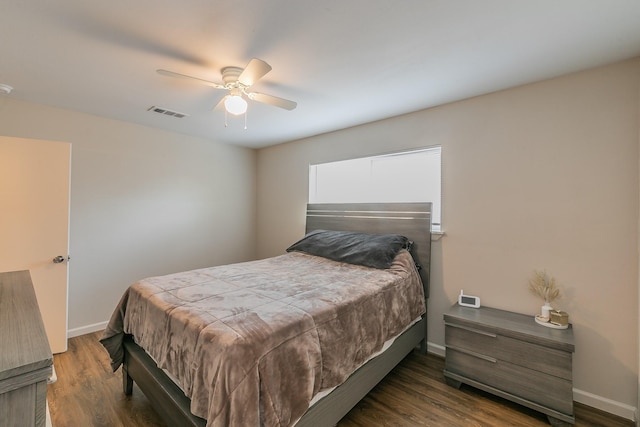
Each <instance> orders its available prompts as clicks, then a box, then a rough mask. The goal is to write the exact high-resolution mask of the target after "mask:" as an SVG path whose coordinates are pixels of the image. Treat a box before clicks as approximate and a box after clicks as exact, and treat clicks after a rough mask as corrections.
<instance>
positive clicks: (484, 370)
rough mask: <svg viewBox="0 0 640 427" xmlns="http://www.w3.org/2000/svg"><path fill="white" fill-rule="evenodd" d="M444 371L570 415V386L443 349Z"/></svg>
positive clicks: (500, 362)
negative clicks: (444, 351) (444, 353)
mask: <svg viewBox="0 0 640 427" xmlns="http://www.w3.org/2000/svg"><path fill="white" fill-rule="evenodd" d="M446 352H447V354H446V362H445V363H446V371H448V372H451V373H454V374H458V375H461V376H463V377H467V378H469V379H472V380H475V381H478V382H481V383H484V384H487V385H489V386H491V387H494V388H497V389H499V390H502V391H504V392H506V393H510V394H513V395H515V396H518V397H520V398H524V399H526V400H529V401H531V402H534V403H537V404H539V405H542V406H545V407H547V408H551V409H553V410H556V411H558V412H561V413H563V414H573V391H572V382H571V381H570V380H565V379H562V378H558V377H556V376H553V375H546V374H542V373H540V372H539V371H536V370H532V369H529V368H525V367H523V366H520V365H516V364H513V363H510V362H507V361H504V360H499V359H495V358H491V357H488V356H486V355H481V354H476V353H474V352H472V351H465V350H462V351H460V350H456V349H453V348H451V347H447V350H446Z"/></svg>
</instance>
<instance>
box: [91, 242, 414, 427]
mask: <svg viewBox="0 0 640 427" xmlns="http://www.w3.org/2000/svg"><path fill="white" fill-rule="evenodd" d="M424 312H425V304H424V294H423V288H422V284H421V282H420V278H419V276H418V273H417V271H416V269H415V267H414V263H413V259H412V258H411V256H410V254H409V253H408V252H407V251H405V250H402V251H401V252H400V253H399V254H398V256H397V257H396V259H395V260H394V262H393V265H392V267H391V268H390V269H388V270H378V269H373V268H368V267H361V266H355V265H350V264H344V263H338V262H334V261H330V260H327V259H324V258H320V257H315V256H312V255H307V254H302V253H297V252H291V253H288V254H285V255H281V256H278V257H274V258H268V259H264V260H259V261H252V262H247V263H240V264H232V265H227V266H220V267H212V268H204V269H199V270H193V271H188V272H184V273H178V274H172V275H168V276H161V277H152V278H148V279H144V280H141V281H140V282H137V283H135V284H134V285H132V286H131V287H130V288H129V289H128V290H127V291H126V293H125V294H124V296H123V297H122V300H121V301H120V303H119V305H118V307H117V308H116V310H115V311H114V313H113V316H112V318H111V321H110V323H109V325H108V327H107V329H106V331H105V333H104V336H103V338H102V340H101V341H102V343H103V344H104V346H105V347H106V348H107V350H108V351H109V353H110V355H111V358H112V367H113V369H114V370H115V369H117V368H118V366H119V365H120V364H121V362H122V359H121V357H122V352H121V342H122V336H123V333H126V334H132V335H133V336H134V339H135V341H136V342H137V343H138V344H139V345H141V346H142V347H143V348H144V349H145V350H146V351H147V352H148V353H149V354H150V355H151V356H152V357H153V358H154V359H155V360H156V361H157V363H158V366H160V367H161V368H164V369H166V370H168V371H169V372H170V373H171V374H173V376H174V377H175V378H176V379H177V381H178V382H179V385H180V386H181V387H182V389H183V390H184V392H185V394H186V395H187V396H188V397H189V398H190V399H191V411H192V413H193V414H195V415H197V416H199V417H202V418H206V419H207V426H209V427H212V426H242V427H246V426H289V425H292V424H293V423H295V422H296V421H297V420H298V419H299V418H300V416H302V415H303V414H304V412H305V411H306V410H307V408H308V406H309V403H310V401H311V399H312V398H313V397H314V395H315V394H316V393H318V392H319V391H321V390H323V389H327V388H331V387H334V386H337V385H339V384H340V383H342V382H343V381H344V380H345V379H346V378H347V377H348V376H349V375H350V374H351V373H352V372H353V371H354V370H355V369H356V368H357V367H359V366H360V365H361V364H362V363H363V362H365V361H366V360H367V359H368V358H369V357H370V356H371V355H372V354H373V353H375V352H376V351H379V350H380V349H381V347H382V345H383V343H384V342H385V341H386V340H387V339H389V338H391V337H393V336H395V335H397V334H399V333H400V332H402V331H403V330H404V329H405V328H406V327H407V325H409V324H410V323H411V322H412V321H413V320H415V319H416V318H418V317H419V316H420V315H422V314H423V313H424Z"/></svg>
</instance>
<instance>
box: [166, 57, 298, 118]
mask: <svg viewBox="0 0 640 427" xmlns="http://www.w3.org/2000/svg"><path fill="white" fill-rule="evenodd" d="M156 71H157V73H158V74H161V75H163V76H169V77H178V78H181V79H188V80H194V81H196V82H198V83H201V84H205V85H207V86H211V87H214V88H216V89H224V90H227V91H228V92H229V93H228V94H227V95H225V96H224V98H222V99H221V100H220V102H219V103H218V105H221V104H222V105H224V107H225V110H226V111H227V112H228V113H230V114H234V115H241V114H244V113H245V112H246V111H247V101H246V99H249V100H253V101H257V102H262V103H264V104H268V105H273V106H275V107H280V108H284V109H285V110H293V109H294V108H296V106H297V105H298V104H297V103H296V102H294V101H290V100H288V99H284V98H279V97H277V96H273V95H267V94H264V93H260V92H253V91H250V90H249V88H250V87H251V86H253V85H254V84H255V83H256V82H257V81H258V80H259V79H261V78H262V77H263V76H264V75H265V74H267V73H268V72H269V71H271V66H270V65H269V64H267V63H266V62H264V61H263V60H261V59H257V58H253V59H251V61H249V63H248V64H247V66H246V67H245V68H244V69H243V68H240V67H224V68H223V69H222V70H221V73H222V81H223V83H216V82H212V81H209V80H204V79H201V78H198V77H192V76H187V75H185V74H180V73H175V72H173V71H168V70H162V69H160V70H156ZM245 98H246V99H245ZM216 107H217V105H216Z"/></svg>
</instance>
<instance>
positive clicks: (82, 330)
mask: <svg viewBox="0 0 640 427" xmlns="http://www.w3.org/2000/svg"><path fill="white" fill-rule="evenodd" d="M107 323H109V322H108V321H104V322H100V323H94V324H93V325H87V326H81V327H79V328H73V329H69V330H67V338H73V337H79V336H80V335H86V334H91V333H93V332H98V331H102V330H104V328H106V327H107Z"/></svg>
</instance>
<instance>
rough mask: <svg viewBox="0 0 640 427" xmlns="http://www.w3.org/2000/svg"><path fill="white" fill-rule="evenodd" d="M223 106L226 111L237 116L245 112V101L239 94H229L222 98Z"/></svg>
mask: <svg viewBox="0 0 640 427" xmlns="http://www.w3.org/2000/svg"><path fill="white" fill-rule="evenodd" d="M224 108H225V109H226V110H227V112H228V113H230V114H233V115H234V116H239V115H241V114H244V113H246V112H247V101H245V100H244V99H243V98H242V97H241V96H238V95H229V96H227V99H225V100H224Z"/></svg>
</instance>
